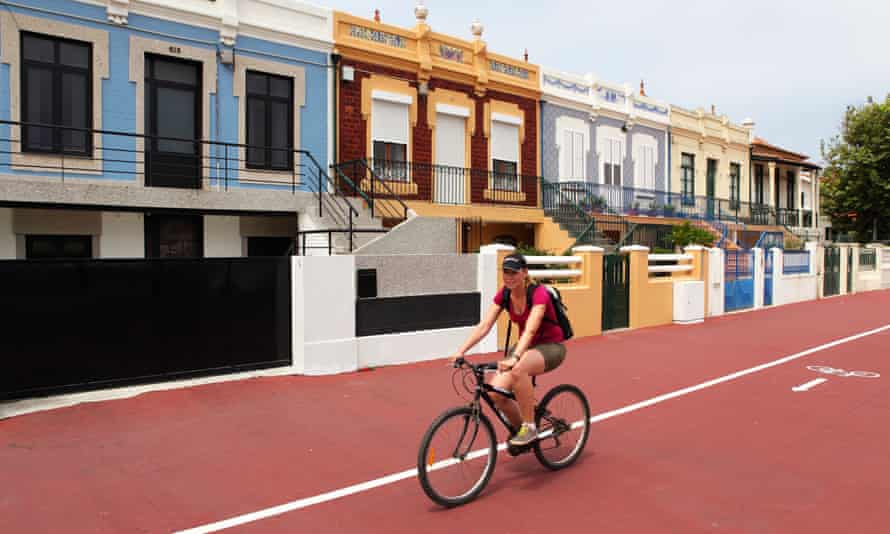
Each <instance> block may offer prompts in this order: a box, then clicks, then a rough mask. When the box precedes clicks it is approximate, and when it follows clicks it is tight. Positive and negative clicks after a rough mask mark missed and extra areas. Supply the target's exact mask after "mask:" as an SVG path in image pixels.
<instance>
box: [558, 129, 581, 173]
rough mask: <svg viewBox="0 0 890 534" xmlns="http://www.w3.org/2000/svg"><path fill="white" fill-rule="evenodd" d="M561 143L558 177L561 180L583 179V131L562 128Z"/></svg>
mask: <svg viewBox="0 0 890 534" xmlns="http://www.w3.org/2000/svg"><path fill="white" fill-rule="evenodd" d="M562 134H563V135H562V145H561V146H560V152H559V168H560V170H559V177H560V179H561V180H584V179H585V177H586V174H587V173H586V169H585V165H584V163H585V161H584V160H585V154H586V152H587V151H586V150H585V148H584V147H585V145H586V144H587V143H586V139H585V137H586V136H585V135H584V132H576V131H574V130H563V132H562Z"/></svg>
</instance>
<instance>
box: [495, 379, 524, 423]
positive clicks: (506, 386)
mask: <svg viewBox="0 0 890 534" xmlns="http://www.w3.org/2000/svg"><path fill="white" fill-rule="evenodd" d="M489 383H490V384H491V385H492V386H494V387H496V388H499V389H503V390H505V391H513V375H511V374H510V373H498V374H496V375H495V376H494V377H493V378H492V379H491V382H489ZM491 398H492V400H493V401H494V404H495V406H497V407H498V410H500V411H502V412H504V415H506V416H507V419H508V420H509V421H510V424H511V425H513V428H516V429H518V428H519V427H520V426H521V425H522V417H521V416H520V415H519V407H518V406H517V404H516V401H514V400H513V399H508V398H507V397H504V396H503V395H499V394H497V393H492V394H491Z"/></svg>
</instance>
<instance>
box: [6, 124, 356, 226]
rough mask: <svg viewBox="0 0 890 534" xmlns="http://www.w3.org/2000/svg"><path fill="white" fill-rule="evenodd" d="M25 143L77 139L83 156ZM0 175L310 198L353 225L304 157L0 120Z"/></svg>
mask: <svg viewBox="0 0 890 534" xmlns="http://www.w3.org/2000/svg"><path fill="white" fill-rule="evenodd" d="M23 136H37V137H38V138H40V137H47V138H52V139H62V138H65V139H68V138H77V139H81V141H83V142H81V143H79V145H80V146H81V148H82V149H83V150H80V151H77V152H76V153H74V152H72V151H70V150H68V151H65V150H63V146H62V145H58V146H57V145H53V146H54V148H57V149H59V150H58V151H53V150H52V149H50V150H47V151H33V150H28V149H27V147H30V146H33V143H24V142H23V140H24V139H25V137H23ZM29 139H30V138H29ZM65 146H67V145H65ZM257 154H262V155H263V157H262V158H258V157H257ZM0 172H9V173H11V174H14V175H15V174H18V175H22V176H23V177H33V176H40V177H42V178H47V179H51V180H59V181H61V182H65V181H70V180H76V179H90V180H95V179H96V178H97V177H99V178H103V179H109V180H119V181H125V182H135V183H136V184H140V185H144V186H146V187H164V188H178V189H198V190H209V191H221V192H228V191H236V190H237V191H245V190H262V191H280V192H282V193H287V192H289V193H292V194H293V193H297V192H298V191H302V192H311V193H313V194H314V195H315V196H316V198H317V208H318V215H319V216H328V217H329V218H330V219H332V220H333V221H334V224H335V225H337V226H340V227H341V228H342V229H344V230H350V229H352V228H353V227H354V221H355V219H356V218H357V217H358V211H357V210H356V209H355V207H354V206H353V205H352V204H351V203H350V202H349V200H348V199H347V197H348V196H352V195H353V189H351V188H349V187H348V184H347V183H344V182H341V181H335V180H332V179H331V177H330V176H329V175H328V173H327V172H326V171H325V169H324V167H323V166H322V165H321V164H320V163H319V162H318V160H316V159H315V156H313V155H312V153H311V152H309V151H307V150H301V149H292V148H282V147H269V146H260V145H248V144H243V143H228V142H222V141H213V140H204V139H186V138H179V137H167V136H157V135H145V134H138V133H132V132H119V131H111V130H97V129H88V128H73V127H67V126H59V125H51V124H41V123H24V122H16V121H8V120H0Z"/></svg>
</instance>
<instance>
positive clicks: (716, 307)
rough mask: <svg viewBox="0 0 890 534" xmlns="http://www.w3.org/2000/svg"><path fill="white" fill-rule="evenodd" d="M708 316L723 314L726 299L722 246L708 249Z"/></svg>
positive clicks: (724, 259) (724, 257) (724, 263)
mask: <svg viewBox="0 0 890 534" xmlns="http://www.w3.org/2000/svg"><path fill="white" fill-rule="evenodd" d="M708 271H709V273H708V284H709V285H710V287H709V288H708V291H709V293H708V317H716V316H719V315H723V313H724V312H725V310H724V304H725V300H726V285H725V284H726V280H725V278H724V277H725V275H726V256H725V254H724V253H723V249H722V248H712V249H708Z"/></svg>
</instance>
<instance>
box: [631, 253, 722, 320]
mask: <svg viewBox="0 0 890 534" xmlns="http://www.w3.org/2000/svg"><path fill="white" fill-rule="evenodd" d="M706 252H707V251H706V250H704V249H697V248H691V249H689V250H688V251H687V253H688V254H689V255H690V256H692V262H691V265H692V271H691V272H686V273H674V274H673V276H671V277H658V278H655V277H652V278H650V277H649V250H648V249H643V250H631V251H630V252H628V254H629V255H630V259H629V261H630V281H629V288H628V289H629V291H630V295H629V299H628V300H629V304H630V313H629V315H630V325H629V326H630V328H645V327H647V326H658V325H664V324H671V323H672V322H673V321H674V282H677V281H683V280H703V281H704V283H705V301H704V306H705V308H704V309H705V310H707V309H708V300H707V299H708V292H707V285H708V278H707V272H708V270H707V269H708V265H707V254H706Z"/></svg>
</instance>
